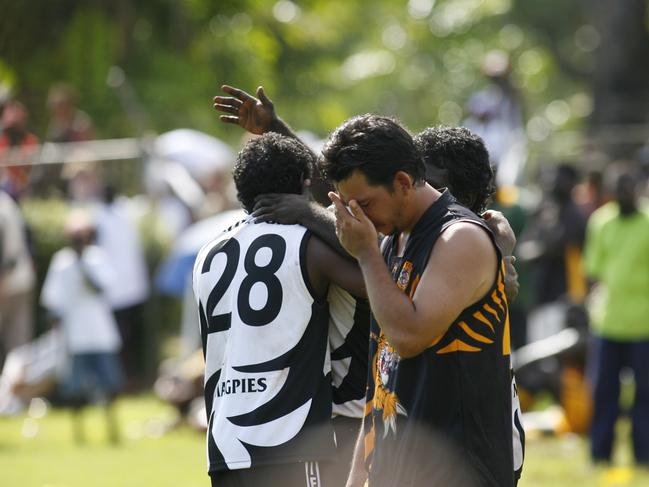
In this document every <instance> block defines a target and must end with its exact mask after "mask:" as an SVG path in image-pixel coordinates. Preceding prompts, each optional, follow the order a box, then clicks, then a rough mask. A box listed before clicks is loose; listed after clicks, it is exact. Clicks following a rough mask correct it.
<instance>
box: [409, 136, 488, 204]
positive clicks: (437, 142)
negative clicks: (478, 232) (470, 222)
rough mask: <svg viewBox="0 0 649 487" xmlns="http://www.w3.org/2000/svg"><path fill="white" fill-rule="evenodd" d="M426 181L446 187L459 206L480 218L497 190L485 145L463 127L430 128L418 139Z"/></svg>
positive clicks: (417, 144)
mask: <svg viewBox="0 0 649 487" xmlns="http://www.w3.org/2000/svg"><path fill="white" fill-rule="evenodd" d="M414 140H415V145H416V146H417V149H419V152H420V153H421V157H422V159H423V160H424V163H425V164H426V180H427V181H428V183H429V184H430V185H431V186H434V187H436V188H440V187H444V186H446V187H447V188H448V189H449V190H450V191H451V193H452V194H453V196H455V197H456V198H457V200H458V202H459V203H460V204H462V205H464V206H466V207H467V208H469V209H470V210H471V211H473V212H474V213H477V214H480V213H482V212H483V211H484V210H485V209H486V208H487V205H488V204H489V203H490V200H491V196H492V195H493V194H494V191H495V189H496V187H495V184H494V173H493V169H492V168H491V164H490V163H489V152H488V151H487V148H486V147H485V144H484V141H483V140H482V139H481V138H480V137H478V136H477V135H476V134H474V133H473V132H471V131H470V130H469V129H467V128H464V127H443V126H438V127H430V128H427V129H426V130H424V131H423V132H421V133H419V134H417V135H416V136H415V139H414Z"/></svg>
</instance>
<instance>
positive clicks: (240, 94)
mask: <svg viewBox="0 0 649 487" xmlns="http://www.w3.org/2000/svg"><path fill="white" fill-rule="evenodd" d="M221 89H222V90H223V91H225V92H226V93H227V94H229V95H232V96H234V97H235V98H238V99H239V100H241V101H242V102H243V103H245V102H247V101H252V102H255V101H256V100H255V98H254V97H253V96H251V95H249V94H248V93H246V92H245V91H243V90H240V89H239V88H235V87H234V86H230V85H223V86H221Z"/></svg>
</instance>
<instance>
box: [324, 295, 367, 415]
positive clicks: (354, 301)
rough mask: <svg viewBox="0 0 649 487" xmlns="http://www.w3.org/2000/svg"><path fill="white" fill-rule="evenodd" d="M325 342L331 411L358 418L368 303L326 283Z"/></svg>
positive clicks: (363, 385)
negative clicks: (330, 390)
mask: <svg viewBox="0 0 649 487" xmlns="http://www.w3.org/2000/svg"><path fill="white" fill-rule="evenodd" d="M327 300H328V301H329V314H330V316H329V346H330V347H331V379H332V384H333V414H334V415H340V416H346V417H348V418H358V419H361V418H362V417H363V416H364V410H365V390H366V387H367V363H368V355H367V354H368V348H369V336H370V306H369V303H368V301H367V300H366V299H361V298H356V297H354V296H352V295H351V294H349V293H348V292H347V291H345V290H344V289H342V288H340V287H339V286H336V285H335V284H331V285H330V286H329V294H328V295H327Z"/></svg>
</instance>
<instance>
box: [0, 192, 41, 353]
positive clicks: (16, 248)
mask: <svg viewBox="0 0 649 487" xmlns="http://www.w3.org/2000/svg"><path fill="white" fill-rule="evenodd" d="M34 283H35V275H34V266H33V263H32V259H31V256H30V254H29V248H28V245H27V234H26V231H25V222H24V220H23V217H22V215H21V213H20V209H19V208H18V205H17V204H16V203H15V202H14V200H13V199H12V198H11V196H9V194H8V193H6V192H5V191H3V190H2V189H0V365H1V364H2V363H3V362H4V358H5V355H6V354H7V353H9V351H11V350H12V349H13V348H15V347H17V346H19V345H23V344H25V343H27V342H28V341H30V340H31V339H32V336H33V334H34V323H33V316H32V299H33V289H34Z"/></svg>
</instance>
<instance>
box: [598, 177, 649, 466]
mask: <svg viewBox="0 0 649 487" xmlns="http://www.w3.org/2000/svg"><path fill="white" fill-rule="evenodd" d="M636 182H637V178H636V177H634V175H632V174H631V173H630V172H623V173H622V174H620V175H619V176H617V177H616V182H615V200H614V201H612V202H610V203H608V204H606V205H604V206H603V207H601V208H600V209H598V210H596V211H595V212H594V213H593V214H592V216H591V217H590V219H589V221H588V233H587V240H586V246H585V263H586V269H587V271H588V274H589V276H590V277H592V278H593V279H594V280H595V281H596V282H597V285H596V286H595V287H594V289H593V291H592V293H591V300H590V306H589V308H590V314H591V322H592V332H593V333H592V335H593V339H592V350H591V352H592V354H591V357H590V364H589V369H590V376H591V381H592V386H593V399H594V418H593V425H592V429H591V441H592V443H591V455H592V458H593V460H594V461H595V462H598V461H604V462H608V461H610V460H611V453H612V446H613V439H614V435H615V423H616V421H617V418H618V416H619V413H620V410H619V396H620V372H621V370H622V369H623V368H624V367H630V368H631V369H632V370H633V374H634V377H635V386H636V391H635V398H634V403H633V407H632V410H631V420H632V439H633V451H634V454H635V459H636V462H638V463H639V464H642V465H644V466H646V467H649V318H648V317H649V299H648V296H649V211H647V209H646V208H640V207H639V204H638V198H637V195H636Z"/></svg>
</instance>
